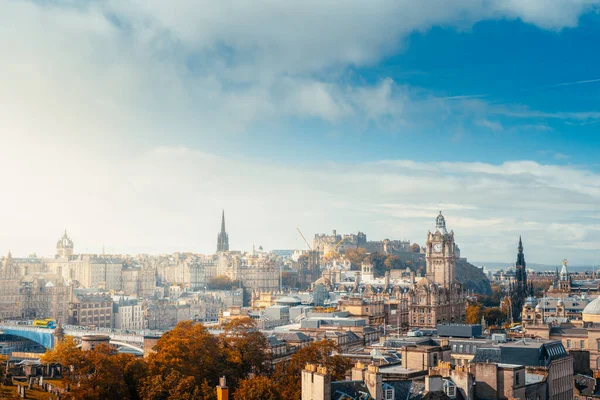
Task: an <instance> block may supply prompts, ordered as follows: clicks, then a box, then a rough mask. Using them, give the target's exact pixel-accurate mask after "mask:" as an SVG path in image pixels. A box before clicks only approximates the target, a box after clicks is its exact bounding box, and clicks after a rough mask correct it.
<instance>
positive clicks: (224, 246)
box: [217, 210, 229, 253]
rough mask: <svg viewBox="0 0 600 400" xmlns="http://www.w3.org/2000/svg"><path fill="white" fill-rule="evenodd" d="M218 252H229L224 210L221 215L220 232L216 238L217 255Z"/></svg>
mask: <svg viewBox="0 0 600 400" xmlns="http://www.w3.org/2000/svg"><path fill="white" fill-rule="evenodd" d="M220 251H229V235H227V232H226V231H225V210H223V214H222V215H221V232H219V235H218V236H217V253H218V252H220Z"/></svg>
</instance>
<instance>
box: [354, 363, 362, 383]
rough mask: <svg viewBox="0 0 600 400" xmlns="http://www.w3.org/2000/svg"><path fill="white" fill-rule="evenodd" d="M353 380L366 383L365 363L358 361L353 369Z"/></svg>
mask: <svg viewBox="0 0 600 400" xmlns="http://www.w3.org/2000/svg"><path fill="white" fill-rule="evenodd" d="M352 380H353V381H364V380H365V366H364V364H363V363H361V362H360V361H358V362H357V363H356V365H355V366H354V368H352Z"/></svg>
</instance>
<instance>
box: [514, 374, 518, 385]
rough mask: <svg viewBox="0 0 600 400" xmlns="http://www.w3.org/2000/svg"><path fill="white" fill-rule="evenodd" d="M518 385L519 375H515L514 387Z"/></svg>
mask: <svg viewBox="0 0 600 400" xmlns="http://www.w3.org/2000/svg"><path fill="white" fill-rule="evenodd" d="M518 384H519V373H516V374H515V385H518Z"/></svg>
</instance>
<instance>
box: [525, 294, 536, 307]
mask: <svg viewBox="0 0 600 400" xmlns="http://www.w3.org/2000/svg"><path fill="white" fill-rule="evenodd" d="M525 305H528V306H531V307H534V306H536V305H537V301H536V300H535V297H533V296H529V297H528V298H527V299H525Z"/></svg>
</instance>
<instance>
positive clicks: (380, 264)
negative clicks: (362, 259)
mask: <svg viewBox="0 0 600 400" xmlns="http://www.w3.org/2000/svg"><path fill="white" fill-rule="evenodd" d="M386 258H387V256H386V255H385V254H384V253H379V252H375V253H371V254H369V257H368V260H369V262H370V263H371V264H373V275H374V276H375V277H380V276H383V275H384V274H385V270H386V268H385V260H386Z"/></svg>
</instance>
